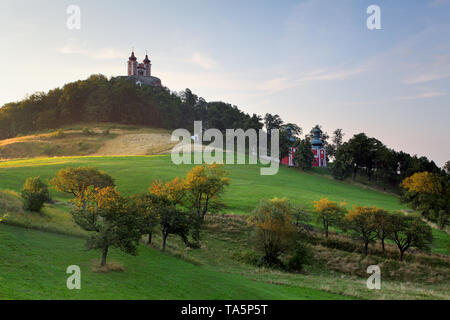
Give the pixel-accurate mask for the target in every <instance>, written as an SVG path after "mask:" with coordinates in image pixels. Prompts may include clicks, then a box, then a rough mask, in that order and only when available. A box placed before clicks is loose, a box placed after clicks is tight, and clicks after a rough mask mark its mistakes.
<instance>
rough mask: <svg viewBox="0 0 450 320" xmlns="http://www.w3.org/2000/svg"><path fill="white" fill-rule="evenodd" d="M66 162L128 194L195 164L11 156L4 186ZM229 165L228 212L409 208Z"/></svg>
mask: <svg viewBox="0 0 450 320" xmlns="http://www.w3.org/2000/svg"><path fill="white" fill-rule="evenodd" d="M67 166H75V167H77V166H93V167H96V168H99V169H102V170H104V171H106V172H107V173H108V174H110V175H112V176H113V177H114V178H115V179H116V184H117V185H118V188H119V190H120V191H122V192H124V193H125V194H133V193H137V192H144V191H145V190H146V189H147V188H148V186H149V185H150V183H151V182H152V181H154V180H155V179H161V180H169V179H172V178H174V177H176V176H184V175H185V174H186V172H188V171H189V170H190V169H191V168H192V167H193V166H192V165H180V166H176V165H174V164H172V162H171V159H170V155H158V156H117V157H114V156H110V157H92V156H91V157H89V156H88V157H62V158H37V159H27V160H13V161H5V162H0V189H10V190H14V191H16V192H20V189H21V187H22V185H23V183H24V182H25V179H26V178H27V177H30V176H37V175H39V176H40V177H41V178H44V179H49V178H51V177H53V176H54V175H55V173H56V172H57V171H58V170H59V169H62V168H65V167H67ZM225 168H226V170H227V171H228V172H229V176H230V179H231V186H230V187H229V188H228V189H227V190H226V192H225V195H224V197H223V201H224V202H225V203H226V204H227V206H228V208H227V209H226V210H225V211H227V212H233V213H238V214H248V213H249V212H251V210H253V208H254V207H255V206H256V205H257V204H258V202H259V201H260V200H261V199H265V198H266V199H267V198H273V197H287V198H289V199H290V200H292V201H294V202H296V203H298V204H301V205H303V206H305V207H306V208H307V209H312V205H313V201H314V200H318V199H320V198H322V197H327V198H329V199H330V200H334V201H345V202H347V204H348V207H349V208H351V207H352V206H353V205H355V204H357V205H363V206H378V207H380V208H384V209H387V210H390V211H394V210H405V209H407V207H406V206H405V205H403V204H401V203H400V202H399V199H398V197H397V196H394V195H392V194H387V193H382V192H378V191H374V190H371V189H365V188H361V187H359V186H356V185H352V184H349V183H345V182H340V181H336V180H333V179H330V178H329V176H328V177H327V176H326V175H323V174H313V173H304V172H301V171H299V170H297V169H290V168H286V167H280V170H279V172H278V174H277V175H274V176H261V175H260V169H259V166H256V165H226V166H225ZM319 173H320V172H319ZM52 197H53V198H54V199H58V200H64V201H65V200H67V199H69V197H68V196H67V195H65V194H61V193H57V192H56V191H52ZM62 208H63V209H64V207H62ZM433 235H434V237H435V239H436V241H435V243H434V244H433V247H432V249H433V252H435V253H442V254H448V253H449V251H450V248H449V241H448V239H449V236H448V235H447V234H446V233H445V232H443V231H440V230H436V229H433Z"/></svg>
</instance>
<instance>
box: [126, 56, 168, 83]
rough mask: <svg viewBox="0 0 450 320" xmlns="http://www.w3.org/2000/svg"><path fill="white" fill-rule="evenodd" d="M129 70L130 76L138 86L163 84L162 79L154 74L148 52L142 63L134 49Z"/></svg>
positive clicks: (128, 66) (129, 60) (129, 61)
mask: <svg viewBox="0 0 450 320" xmlns="http://www.w3.org/2000/svg"><path fill="white" fill-rule="evenodd" d="M127 70H128V78H129V79H130V80H132V81H134V82H135V83H136V85H138V86H142V85H147V86H154V87H160V86H161V80H160V79H159V78H157V77H153V76H152V62H151V61H150V59H149V58H148V54H146V55H145V59H144V60H143V61H142V63H139V62H138V61H137V58H136V56H135V55H134V51H133V52H131V56H130V57H129V58H128V63H127Z"/></svg>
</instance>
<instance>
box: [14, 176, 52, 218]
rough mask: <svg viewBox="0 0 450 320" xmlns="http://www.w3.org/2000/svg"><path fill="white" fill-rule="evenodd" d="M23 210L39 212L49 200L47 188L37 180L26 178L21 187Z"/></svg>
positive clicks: (36, 178) (35, 178)
mask: <svg viewBox="0 0 450 320" xmlns="http://www.w3.org/2000/svg"><path fill="white" fill-rule="evenodd" d="M21 196H22V199H23V208H24V209H25V210H29V211H33V212H40V211H41V209H42V207H43V205H44V203H45V202H46V201H48V200H50V194H49V192H48V186H47V185H46V184H45V183H44V182H43V181H42V180H41V179H40V178H39V177H34V178H28V179H27V180H26V181H25V184H24V185H23V189H22V193H21Z"/></svg>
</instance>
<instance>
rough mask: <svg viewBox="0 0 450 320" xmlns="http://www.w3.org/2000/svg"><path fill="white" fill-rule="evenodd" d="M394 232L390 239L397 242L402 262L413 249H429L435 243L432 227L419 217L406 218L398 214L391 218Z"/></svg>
mask: <svg viewBox="0 0 450 320" xmlns="http://www.w3.org/2000/svg"><path fill="white" fill-rule="evenodd" d="M391 224H392V232H391V233H390V234H389V236H388V238H389V239H390V240H392V241H393V242H395V244H396V245H397V248H398V250H399V253H400V261H402V260H403V256H404V254H405V252H406V251H407V250H408V249H409V248H411V247H416V248H418V249H428V247H429V245H430V244H431V243H432V242H433V235H432V232H431V227H430V226H428V225H427V224H426V223H425V222H424V221H422V219H421V218H420V217H418V216H405V215H403V214H400V213H397V214H393V215H392V217H391Z"/></svg>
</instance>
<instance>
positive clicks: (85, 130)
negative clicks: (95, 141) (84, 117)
mask: <svg viewBox="0 0 450 320" xmlns="http://www.w3.org/2000/svg"><path fill="white" fill-rule="evenodd" d="M81 133H82V134H83V135H85V136H92V135H93V134H94V132H93V131H91V130H89V128H88V127H84V128H83V130H82V132H81Z"/></svg>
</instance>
